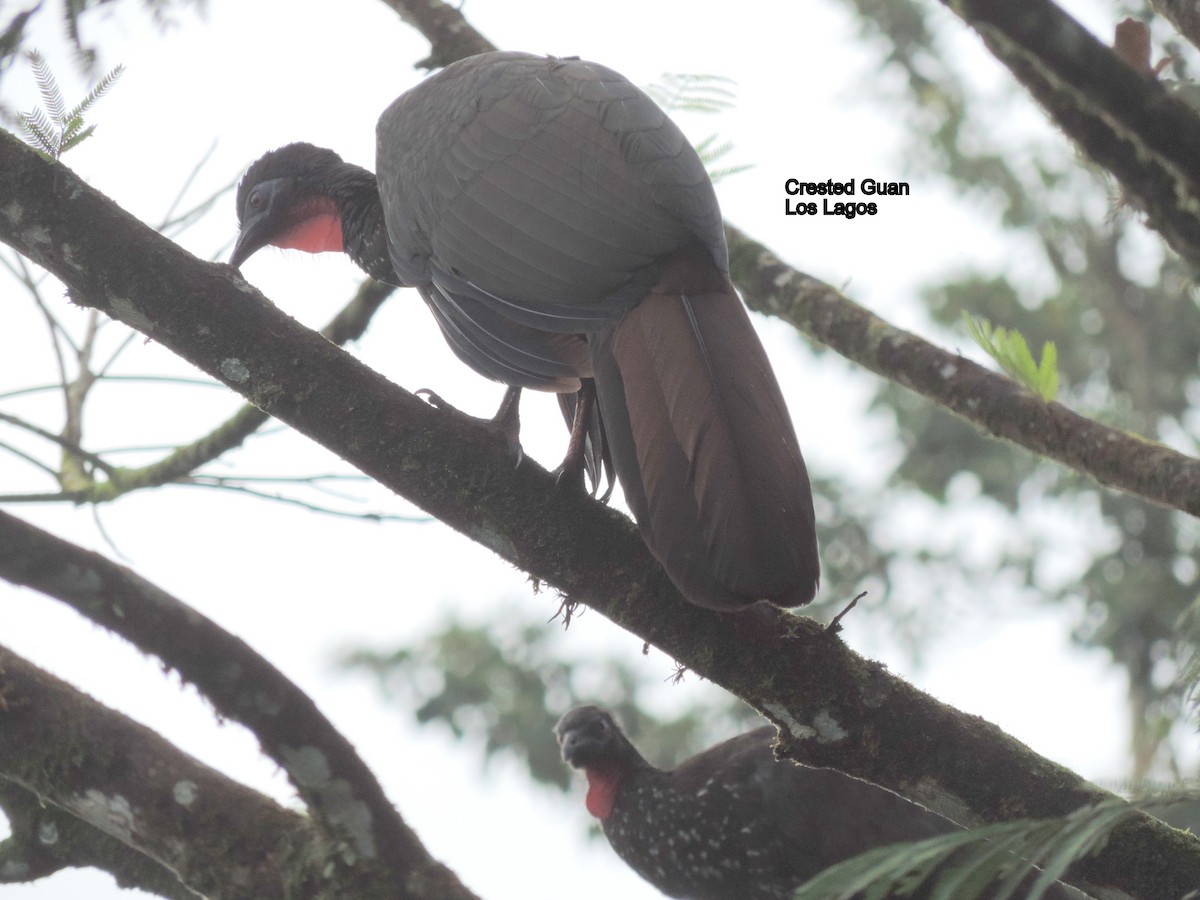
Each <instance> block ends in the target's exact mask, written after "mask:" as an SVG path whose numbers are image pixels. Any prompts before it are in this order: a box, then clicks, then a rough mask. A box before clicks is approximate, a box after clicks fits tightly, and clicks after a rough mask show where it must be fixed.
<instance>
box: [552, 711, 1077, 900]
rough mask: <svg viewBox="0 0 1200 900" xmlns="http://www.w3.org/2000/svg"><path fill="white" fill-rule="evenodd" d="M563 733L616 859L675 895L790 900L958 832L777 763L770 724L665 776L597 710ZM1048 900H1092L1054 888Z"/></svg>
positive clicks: (842, 782) (906, 805)
mask: <svg viewBox="0 0 1200 900" xmlns="http://www.w3.org/2000/svg"><path fill="white" fill-rule="evenodd" d="M554 733H555V736H556V737H557V738H558V743H559V747H560V748H561V749H562V757H563V760H564V761H565V762H566V763H567V764H568V765H570V766H573V767H574V768H577V769H583V770H584V771H585V772H586V774H587V779H588V792H587V809H588V812H590V813H591V814H592V815H593V816H595V817H596V818H597V819H599V820H600V827H601V829H602V830H603V831H604V834H605V836H606V837H607V838H608V842H609V844H611V845H612V848H613V850H615V851H616V852H617V855H618V856H620V857H621V859H623V860H624V861H625V862H626V863H627V864H628V865H629V866H630V868H632V869H633V870H634V871H635V872H637V873H638V874H639V875H640V876H642V878H644V879H646V880H647V881H649V882H650V883H651V884H652V885H654V887H656V888H658V890H660V891H662V892H663V893H664V894H666V895H667V896H668V897H677V898H687V900H785V898H790V897H791V896H792V893H793V892H794V891H795V889H796V888H797V887H799V886H800V885H802V884H803V883H804V882H806V881H808V880H809V879H810V878H812V877H813V876H814V875H816V874H817V873H818V872H820V871H822V870H823V869H826V868H828V867H829V866H832V865H834V864H835V863H838V862H841V861H842V860H845V859H849V858H850V857H852V856H857V855H858V854H860V853H865V852H866V851H868V850H871V849H873V848H875V847H882V846H884V845H886V844H894V843H899V842H902V841H917V840H922V839H924V838H931V837H936V836H937V835H940V834H946V833H948V832H951V831H954V830H956V829H958V828H959V826H958V825H956V824H954V823H953V822H951V821H950V820H949V819H945V818H943V817H941V816H939V815H937V814H936V813H933V812H931V811H929V810H927V809H925V808H924V807H923V806H918V805H917V804H915V803H910V802H909V801H908V800H905V799H904V798H903V797H901V796H900V795H899V794H893V793H892V792H891V791H888V790H884V789H883V788H881V787H877V786H875V785H873V784H870V783H868V782H866V781H860V780H859V779H857V778H851V777H850V776H849V775H843V774H842V773H841V772H835V771H833V770H832V769H814V768H811V767H809V766H801V765H796V764H793V763H791V762H787V761H782V762H777V761H776V760H775V756H774V753H773V751H772V749H771V744H772V743H773V742H774V739H775V730H774V729H773V728H771V727H770V726H767V727H764V728H759V729H756V730H755V731H750V732H747V733H746V734H743V735H739V736H738V737H735V738H733V739H731V740H728V741H725V742H724V743H721V744H717V745H715V746H713V747H710V748H708V749H707V750H705V751H703V752H702V753H698V754H697V755H695V756H693V757H691V758H690V759H687V760H685V761H684V762H682V763H680V764H679V765H678V766H676V767H675V768H674V769H670V770H665V771H664V770H662V769H658V768H655V767H654V766H652V765H651V764H650V763H649V762H647V761H646V760H645V758H644V757H643V756H642V755H641V754H640V753H639V752H638V751H637V749H636V748H635V747H634V746H633V744H631V743H630V742H629V739H628V738H627V737H626V736H625V734H624V733H623V732H622V731H621V729H620V726H618V725H617V723H616V721H615V720H614V719H613V717H612V716H611V715H610V714H609V713H608V712H606V711H604V710H602V709H599V708H598V707H595V706H581V707H577V708H576V709H573V710H571V711H570V712H568V713H567V714H566V715H564V716H563V717H562V719H561V720H559V723H558V725H557V726H556V727H555V729H554ZM1035 878H1036V875H1035V874H1031V875H1030V876H1029V877H1028V878H1027V882H1028V883H1032V881H1034V880H1035ZM1022 886H1023V887H1024V886H1025V883H1024V882H1023V885H1022ZM1026 890H1027V888H1026ZM906 896H907V895H906ZM912 896H923V895H922V894H914V895H912ZM1014 896H1017V897H1023V896H1025V893H1024V892H1021V891H1020V890H1018V893H1017V894H1015V895H1014ZM1044 896H1045V897H1048V898H1052V900H1069V898H1082V897H1084V896H1085V895H1083V894H1081V893H1079V892H1077V891H1075V889H1074V888H1068V887H1066V886H1064V885H1061V884H1055V885H1052V886H1051V887H1050V888H1049V890H1048V891H1047V892H1046V894H1045V895H1044Z"/></svg>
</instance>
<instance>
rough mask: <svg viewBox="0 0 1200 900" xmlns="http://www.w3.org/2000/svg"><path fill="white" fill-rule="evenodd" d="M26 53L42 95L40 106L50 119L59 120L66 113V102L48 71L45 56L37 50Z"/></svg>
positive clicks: (48, 67) (52, 75) (52, 74)
mask: <svg viewBox="0 0 1200 900" xmlns="http://www.w3.org/2000/svg"><path fill="white" fill-rule="evenodd" d="M27 55H28V57H29V62H30V63H31V64H32V65H33V78H34V81H36V82H37V87H38V93H39V94H41V95H42V106H43V107H44V108H45V110H46V112H47V113H48V114H49V116H50V118H51V119H52V120H54V121H55V122H59V121H61V120H62V119H63V118H65V117H66V114H67V103H66V101H65V100H64V99H63V95H62V89H61V88H59V86H58V81H57V80H56V79H55V78H54V73H53V72H51V71H50V65H49V63H47V62H46V57H44V56H42V54H41V53H39V52H38V51H37V50H30V51H29V53H28V54H27Z"/></svg>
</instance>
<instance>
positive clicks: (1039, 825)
mask: <svg viewBox="0 0 1200 900" xmlns="http://www.w3.org/2000/svg"><path fill="white" fill-rule="evenodd" d="M1134 812H1136V810H1135V808H1134V807H1133V806H1131V805H1130V804H1129V803H1127V802H1126V801H1124V800H1121V799H1113V800H1111V801H1105V802H1103V803H1098V804H1095V805H1094V806H1086V807H1084V808H1082V809H1079V810H1076V811H1075V812H1073V813H1071V814H1070V815H1069V816H1066V817H1064V818H1061V819H1046V820H1035V821H1018V822H1003V823H1001V824H998V825H989V826H986V827H984V828H977V829H974V830H971V831H961V832H955V833H953V834H946V835H941V836H940V837H936V838H931V839H929V840H925V841H916V842H914V843H911V844H893V845H891V846H888V847H879V848H877V849H875V850H872V851H870V852H868V853H864V854H862V855H861V856H856V857H854V858H853V859H848V860H846V861H844V862H841V863H839V864H838V865H836V866H833V867H831V868H829V869H826V870H825V871H824V872H822V873H821V874H819V875H817V876H816V877H815V878H812V879H810V880H809V881H808V882H807V883H805V884H804V885H803V886H801V887H800V888H798V889H797V891H796V893H795V894H794V895H793V900H842V898H850V897H860V896H861V897H864V898H884V897H895V896H909V895H911V894H912V893H914V892H915V891H917V890H918V889H921V890H922V895H923V896H928V897H929V898H930V900H977V898H981V897H984V896H986V897H989V898H993V900H1013V898H1017V897H1022V898H1028V900H1039V898H1041V897H1042V896H1043V894H1044V893H1045V892H1046V890H1048V889H1049V888H1050V886H1051V885H1053V884H1054V883H1055V882H1057V881H1058V880H1059V879H1061V878H1062V876H1063V874H1064V873H1065V872H1066V871H1067V869H1068V868H1069V867H1070V866H1071V865H1072V864H1073V863H1075V862H1076V861H1077V860H1079V859H1082V858H1083V857H1085V856H1087V855H1088V854H1089V853H1091V852H1092V851H1093V850H1094V849H1096V848H1097V847H1099V846H1100V845H1101V844H1102V843H1103V842H1104V841H1105V839H1106V838H1107V836H1108V834H1109V833H1110V832H1111V831H1112V830H1113V829H1114V828H1115V827H1116V826H1117V825H1118V824H1120V823H1121V822H1122V821H1124V819H1125V818H1126V817H1128V816H1130V815H1132V814H1134Z"/></svg>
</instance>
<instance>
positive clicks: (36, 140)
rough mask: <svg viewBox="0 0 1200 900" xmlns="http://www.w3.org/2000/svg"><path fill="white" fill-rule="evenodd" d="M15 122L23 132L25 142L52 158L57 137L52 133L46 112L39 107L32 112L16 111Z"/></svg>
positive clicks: (56, 146)
mask: <svg viewBox="0 0 1200 900" xmlns="http://www.w3.org/2000/svg"><path fill="white" fill-rule="evenodd" d="M17 122H18V123H19V124H20V126H21V130H22V131H23V132H25V140H26V143H28V144H32V145H33V146H34V148H35V149H37V151H38V152H39V153H42V154H44V155H46V156H49V157H52V158H53V156H54V153H55V151H56V150H57V148H58V138H57V136H56V135H55V134H54V133H53V130H52V129H51V127H50V123H49V120H47V119H46V114H45V113H43V112H42V111H41V110H40V109H36V110H34V111H33V112H32V113H18V114H17Z"/></svg>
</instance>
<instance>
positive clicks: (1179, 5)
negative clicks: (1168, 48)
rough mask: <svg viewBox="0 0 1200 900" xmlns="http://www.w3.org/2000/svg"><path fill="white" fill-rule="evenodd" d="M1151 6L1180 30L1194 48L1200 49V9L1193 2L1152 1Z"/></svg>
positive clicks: (1184, 0) (1188, 0)
mask: <svg viewBox="0 0 1200 900" xmlns="http://www.w3.org/2000/svg"><path fill="white" fill-rule="evenodd" d="M1150 5H1151V6H1152V7H1154V9H1155V11H1156V12H1158V14H1159V15H1161V16H1163V17H1165V18H1166V19H1168V20H1169V21H1170V22H1171V24H1172V25H1174V26H1175V27H1176V28H1177V29H1179V33H1180V34H1182V35H1183V36H1184V37H1185V38H1187V39H1188V41H1190V42H1191V44H1192V46H1194V47H1200V7H1197V6H1196V4H1195V3H1193V2H1191V0H1150Z"/></svg>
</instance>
